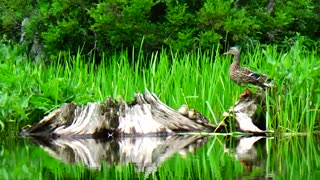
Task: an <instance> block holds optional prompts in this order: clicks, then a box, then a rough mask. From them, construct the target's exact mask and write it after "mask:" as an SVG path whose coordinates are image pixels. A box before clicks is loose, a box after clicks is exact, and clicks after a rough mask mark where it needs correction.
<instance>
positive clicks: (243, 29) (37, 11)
mask: <svg viewBox="0 0 320 180" xmlns="http://www.w3.org/2000/svg"><path fill="white" fill-rule="evenodd" d="M319 11H320V2H318V1H316V0H308V1H301V0H291V1H275V0H262V1H261V0H250V1H245V0H236V1H224V0H215V1H209V0H207V1H199V0H180V1H173V0H160V1H152V0H108V1H98V0H89V1H83V0H16V1H9V0H3V1H1V2H0V12H1V19H0V23H1V26H0V31H1V32H0V33H1V35H2V41H3V42H5V41H8V40H10V41H14V42H20V43H22V44H24V45H25V47H26V48H28V51H29V52H31V53H34V54H39V51H41V52H43V54H45V56H46V57H47V59H55V58H56V57H57V56H58V54H59V52H67V53H71V54H75V53H77V52H78V51H79V49H81V51H82V52H83V53H85V54H91V53H95V55H98V56H101V54H102V53H110V52H114V51H117V50H120V49H132V47H133V46H134V47H136V48H139V47H140V45H141V42H142V40H143V46H142V48H143V50H144V51H146V52H152V51H156V50H160V49H161V48H166V47H170V48H172V49H173V50H178V51H192V50H193V49H195V48H198V47H201V48H202V49H204V50H205V49H210V48H212V46H213V45H217V44H220V45H222V46H221V47H224V48H226V47H227V46H229V45H240V46H247V45H251V44H255V43H257V42H259V43H262V44H278V45H279V46H280V47H283V48H286V47H290V46H291V45H292V42H293V40H294V38H295V36H296V33H300V34H301V35H303V36H305V37H306V38H307V39H308V40H309V41H305V42H306V43H308V42H309V43H310V44H309V45H311V44H312V45H314V43H318V42H319V35H320V31H319V26H320V22H319V21H320V17H319V14H320V13H319ZM22 22H24V23H22ZM306 45H307V46H308V44H306ZM35 46H36V47H35ZM34 49H37V50H34Z"/></svg>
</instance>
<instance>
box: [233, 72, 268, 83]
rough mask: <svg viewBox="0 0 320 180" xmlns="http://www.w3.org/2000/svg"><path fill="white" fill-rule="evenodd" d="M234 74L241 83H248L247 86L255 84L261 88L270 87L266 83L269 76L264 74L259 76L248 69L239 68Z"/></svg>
mask: <svg viewBox="0 0 320 180" xmlns="http://www.w3.org/2000/svg"><path fill="white" fill-rule="evenodd" d="M234 74H236V76H237V77H236V79H237V80H238V81H239V82H242V83H247V84H255V85H258V86H260V87H269V84H268V83H267V82H266V81H267V79H268V76H266V75H263V74H258V73H255V72H253V71H251V70H250V69H248V68H239V69H237V70H235V72H234Z"/></svg>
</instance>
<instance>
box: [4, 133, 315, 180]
mask: <svg viewBox="0 0 320 180" xmlns="http://www.w3.org/2000/svg"><path fill="white" fill-rule="evenodd" d="M1 137H2V138H1V146H0V147H1V148H0V156H1V160H0V163H1V166H0V179H48V178H49V179H52V178H58V179H66V178H67V179H74V178H83V179H100V178H103V179H111V178H112V179H132V178H150V179H316V178H317V177H319V176H320V152H319V147H320V145H319V140H320V136H313V137H308V136H282V137H262V136H261V137H259V136H252V137H230V136H204V137H203V136H186V135H185V136H169V137H145V138H123V139H109V140H94V139H57V140H50V141H48V140H43V139H32V138H21V137H16V136H4V135H1Z"/></svg>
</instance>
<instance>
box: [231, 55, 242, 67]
mask: <svg viewBox="0 0 320 180" xmlns="http://www.w3.org/2000/svg"><path fill="white" fill-rule="evenodd" d="M232 66H233V68H239V67H240V53H238V54H235V55H234V59H233V63H232Z"/></svg>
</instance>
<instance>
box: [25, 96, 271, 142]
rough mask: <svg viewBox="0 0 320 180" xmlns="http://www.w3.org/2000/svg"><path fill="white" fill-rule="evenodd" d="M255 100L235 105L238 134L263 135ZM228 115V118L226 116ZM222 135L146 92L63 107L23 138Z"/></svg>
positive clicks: (249, 98) (219, 129)
mask: <svg viewBox="0 0 320 180" xmlns="http://www.w3.org/2000/svg"><path fill="white" fill-rule="evenodd" d="M256 101H257V97H256V96H254V95H252V94H251V93H250V92H249V91H246V93H245V94H243V95H242V96H241V98H240V100H239V101H238V102H237V103H236V104H235V105H234V107H233V108H232V109H233V112H232V113H233V114H234V117H235V119H236V121H237V124H238V126H239V127H240V130H241V131H244V132H251V133H264V132H266V131H264V130H265V127H264V128H263V129H262V130H261V129H259V128H258V127H256V125H255V124H254V123H252V119H253V116H254V115H255V113H256V110H257V103H256ZM229 116H231V115H229ZM195 131H207V132H225V127H224V126H222V125H221V123H220V125H212V124H210V123H209V121H208V120H207V118H206V117H204V116H202V115H201V114H200V113H199V112H197V111H195V110H193V109H191V110H188V109H187V108H186V107H184V106H182V108H180V109H179V110H178V111H177V110H174V109H172V108H170V107H168V106H167V105H165V104H164V103H163V102H161V101H160V100H159V98H158V97H157V96H156V95H155V94H152V93H150V92H149V91H148V90H145V94H140V93H138V94H136V95H135V100H134V101H133V102H131V103H128V104H127V103H125V102H123V101H119V102H118V101H115V100H114V99H112V98H108V99H107V100H106V102H105V103H104V104H100V103H88V104H87V105H85V106H83V107H80V106H77V105H76V104H74V103H70V104H64V105H63V106H62V107H61V108H59V109H56V110H54V111H53V112H51V113H50V114H49V115H47V116H46V117H44V118H43V119H42V120H41V121H40V122H39V123H38V124H36V125H34V126H32V127H31V128H29V129H26V130H24V131H23V132H22V135H25V136H28V135H32V136H47V137H75V136H77V137H105V138H108V137H110V136H111V137H114V136H146V135H165V134H167V135H168V134H172V133H176V132H195Z"/></svg>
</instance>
